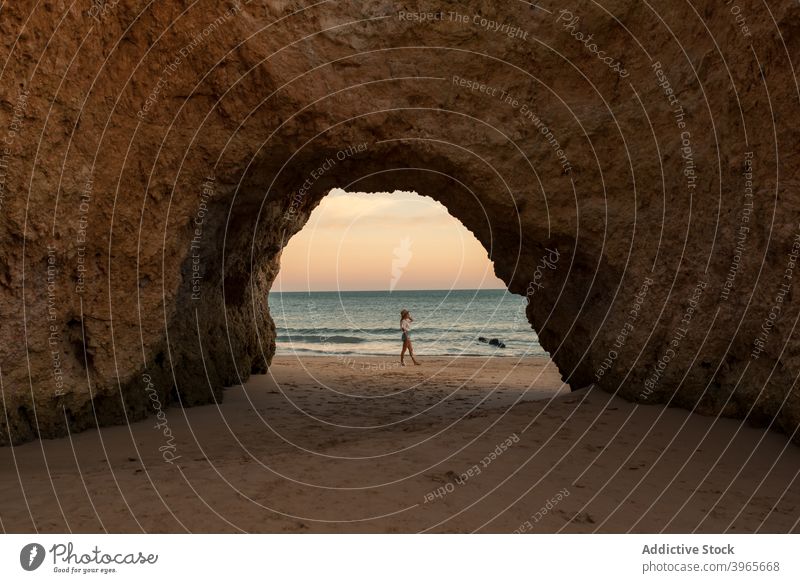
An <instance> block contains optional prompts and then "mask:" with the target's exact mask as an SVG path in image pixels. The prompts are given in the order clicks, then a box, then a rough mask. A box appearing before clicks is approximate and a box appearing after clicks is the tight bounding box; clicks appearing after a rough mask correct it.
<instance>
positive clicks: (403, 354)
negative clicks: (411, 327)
mask: <svg viewBox="0 0 800 583" xmlns="http://www.w3.org/2000/svg"><path fill="white" fill-rule="evenodd" d="M407 344H408V340H404V341H403V348H401V349H400V366H405V365H406V363H405V362H403V357H404V356H405V355H406V348H407V346H406V345H407Z"/></svg>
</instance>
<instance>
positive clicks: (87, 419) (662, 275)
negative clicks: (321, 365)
mask: <svg viewBox="0 0 800 583" xmlns="http://www.w3.org/2000/svg"><path fill="white" fill-rule="evenodd" d="M692 6H694V8H693V7H692ZM563 8H564V7H563V6H561V5H559V4H558V3H554V2H550V1H543V2H541V3H540V5H539V6H535V5H533V4H531V3H527V2H503V3H498V2H490V1H467V2H439V3H433V2H431V3H423V2H389V1H374V2H330V3H323V4H313V5H312V4H311V3H301V2H292V1H259V0H252V1H251V2H248V3H245V2H241V3H239V2H233V1H225V2H217V1H210V0H208V1H205V0H201V1H199V2H196V3H189V2H156V3H147V2H144V1H141V2H136V1H124V0H123V1H120V2H110V1H105V2H104V1H103V0H97V1H95V2H90V1H88V0H83V1H79V2H77V3H75V4H67V3H60V2H49V1H46V2H43V3H38V4H37V3H34V2H32V1H23V2H12V3H7V4H6V5H5V6H4V7H3V9H2V11H0V31H2V35H0V46H1V47H2V53H1V54H2V62H3V69H2V73H1V74H0V78H1V79H2V81H1V82H0V139H2V140H3V142H2V149H0V154H2V158H0V186H1V187H2V190H0V194H1V195H2V199H0V200H1V206H0V225H2V233H3V237H2V243H0V258H1V261H2V263H1V264H0V309H2V321H3V325H2V328H1V329H0V336H1V338H0V340H1V341H2V353H0V366H2V370H1V371H0V372H1V373H2V392H3V406H4V415H2V416H0V443H5V444H7V443H9V442H13V443H18V442H22V441H25V440H29V439H32V438H35V437H37V436H42V437H53V436H59V435H64V434H66V432H67V430H69V431H77V430H81V429H85V428H88V427H92V426H95V425H96V424H98V423H99V424H114V423H124V422H126V421H128V420H133V419H138V418H141V417H143V416H145V415H147V414H148V413H150V414H154V413H155V414H157V413H158V411H159V410H160V409H162V408H164V407H166V406H167V405H168V404H174V403H178V402H179V403H182V404H184V405H194V404H202V403H210V402H213V401H214V400H215V399H219V398H220V397H221V389H222V387H223V386H226V385H230V384H235V383H239V382H241V381H243V380H244V379H245V378H246V377H247V376H248V375H249V374H250V373H252V372H253V371H263V370H265V368H266V367H267V366H268V363H269V361H270V359H271V357H272V354H273V352H274V336H275V332H274V326H273V324H272V321H271V319H270V316H269V309H268V305H267V292H268V290H269V288H270V285H271V282H272V280H273V279H274V277H275V274H276V273H277V270H278V267H279V258H280V250H281V248H282V247H283V246H284V245H285V243H286V241H287V240H288V238H289V237H290V236H291V235H292V234H293V233H294V232H296V231H297V230H299V229H300V228H301V227H302V225H303V223H304V221H305V220H306V219H307V217H308V215H309V213H310V211H311V210H312V209H313V208H314V207H315V205H316V204H317V203H318V202H319V200H320V199H321V198H322V197H323V196H324V195H325V194H326V193H327V192H328V191H329V190H330V189H331V188H332V187H335V186H338V187H344V188H346V189H349V190H359V191H371V190H375V191H377V190H379V191H386V190H389V191H391V190H393V189H403V190H415V191H417V192H419V193H420V194H423V195H427V196H431V197H433V198H435V199H437V200H439V201H441V202H442V203H443V204H444V205H445V206H446V207H447V208H448V209H449V210H450V212H451V213H452V214H453V215H454V216H455V217H457V218H458V219H460V220H461V221H462V222H463V223H464V225H466V226H467V227H468V228H469V229H470V230H471V231H472V232H473V233H474V234H475V235H476V236H477V237H478V239H479V240H480V241H481V242H482V243H483V244H484V246H485V247H486V249H487V251H488V253H489V255H490V257H491V259H492V260H493V261H494V262H495V266H496V271H497V274H498V275H499V276H500V277H501V278H502V279H503V280H504V281H505V282H506V283H507V284H508V286H509V289H510V290H512V291H513V292H516V293H519V294H523V295H528V297H529V299H530V303H529V307H528V318H529V320H530V322H531V324H532V325H533V326H534V327H535V329H536V330H537V332H538V334H539V338H540V341H541V343H542V345H543V346H544V347H545V348H546V349H547V350H548V351H550V353H551V354H552V356H553V359H554V360H555V362H556V363H557V365H558V366H559V367H560V370H561V371H562V373H563V375H564V377H565V379H567V380H568V381H569V383H570V384H571V385H572V386H573V387H576V388H578V387H582V386H585V385H588V384H591V383H596V384H598V385H599V386H601V387H602V388H603V389H605V390H607V391H610V392H617V393H619V394H621V395H622V396H624V397H626V398H628V399H632V400H636V401H638V402H641V403H670V404H672V405H677V406H681V407H685V408H688V409H693V410H695V411H697V412H700V413H704V414H711V415H717V414H722V415H726V416H734V417H741V418H749V419H750V420H751V421H753V422H757V423H759V424H767V425H768V424H771V425H772V426H773V427H775V428H777V429H780V430H783V431H785V432H787V433H788V434H790V435H791V436H792V437H795V436H796V434H795V431H796V429H797V427H798V422H799V421H800V399H799V398H798V392H797V390H796V389H793V387H794V382H795V377H796V376H797V373H798V372H800V351H798V343H797V341H796V340H795V336H794V327H795V324H796V321H797V318H798V315H800V311H798V302H797V299H796V291H795V290H796V287H797V281H798V279H800V267H798V266H797V265H796V259H797V251H798V248H799V247H798V245H800V239H798V236H800V211H798V209H800V200H798V198H799V195H798V181H799V177H798V168H800V163H799V162H798V147H797V146H798V143H800V140H799V139H798V138H800V136H799V135H798V127H800V126H798V124H797V120H798V119H799V116H800V106H799V101H798V100H799V99H800V90H798V82H797V80H796V79H795V76H794V68H793V67H794V66H796V65H797V64H798V56H800V40H798V39H800V35H799V34H798V33H800V25H798V23H800V5H798V4H797V3H796V2H790V1H788V0H783V1H780V2H773V3H770V4H769V8H767V6H759V7H757V6H755V5H751V4H747V5H746V6H745V5H742V6H741V7H738V6H737V8H738V10H739V12H736V13H735V12H734V11H733V10H732V8H731V6H730V5H729V3H722V2H716V1H712V0H705V1H701V2H699V3H694V4H693V5H689V4H686V5H680V6H679V5H674V6H673V5H668V6H664V5H652V4H650V5H648V3H644V2H638V1H634V0H626V1H621V0H612V1H608V2H603V3H602V5H599V4H596V3H594V2H575V3H573V4H572V5H571V6H569V7H568V10H569V12H570V13H569V14H568V13H566V12H563ZM420 12H422V13H425V16H420V14H419V13H420ZM590 35H591V38H590ZM792 60H794V63H793V62H792ZM543 258H547V261H551V262H553V263H555V269H550V268H549V267H548V268H546V269H542V268H541V265H542V263H541V262H542V259H543ZM709 421H710V420H709Z"/></svg>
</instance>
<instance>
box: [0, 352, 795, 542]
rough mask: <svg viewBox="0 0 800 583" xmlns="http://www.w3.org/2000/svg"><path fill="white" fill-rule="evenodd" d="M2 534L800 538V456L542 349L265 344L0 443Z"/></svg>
mask: <svg viewBox="0 0 800 583" xmlns="http://www.w3.org/2000/svg"><path fill="white" fill-rule="evenodd" d="M0 468H1V470H0V471H2V480H0V526H2V529H3V531H5V532H61V531H67V532H104V531H107V532H239V531H246V532H279V533H280V532H370V533H373V532H376V533H377V532H500V533H508V532H515V531H516V532H538V533H554V532H580V533H588V532H695V531H697V532H780V533H783V532H798V531H799V530H800V527H798V519H799V518H800V486H798V482H797V477H798V471H800V449H798V448H797V446H794V445H791V444H790V443H789V442H788V440H787V438H786V436H783V435H780V434H777V433H774V432H769V431H765V430H761V429H755V428H751V427H748V426H746V425H743V424H741V423H740V422H738V421H736V420H731V419H717V420H713V419H709V418H707V417H700V416H697V415H693V414H691V413H689V412H687V411H683V410H679V409H668V408H663V407H657V406H636V405H633V404H631V403H628V402H626V401H624V400H622V399H619V398H615V397H614V396H612V395H609V394H607V393H604V392H602V391H599V390H595V389H592V388H588V389H583V390H580V391H576V392H570V391H569V389H568V388H567V387H565V386H564V385H563V384H562V383H561V380H560V375H559V373H558V371H557V369H556V368H555V366H554V365H553V364H552V363H551V362H550V361H549V360H547V359H542V358H531V357H528V358H524V359H522V360H518V359H513V358H482V357H481V358H471V357H470V358H467V357H461V358H426V359H424V360H423V364H422V365H421V366H418V367H414V366H407V367H405V368H401V367H399V366H398V364H397V363H396V362H395V361H394V360H390V359H384V358H379V357H372V358H361V357H359V358H355V359H352V360H346V359H340V358H337V357H321V356H315V357H303V358H302V359H297V358H295V357H290V356H281V357H276V358H275V360H274V362H273V364H272V367H271V369H270V373H269V374H268V375H261V376H254V377H252V378H251V379H250V380H249V381H248V382H247V383H246V384H245V386H244V387H232V388H229V389H227V390H226V392H225V398H224V402H223V403H222V404H220V405H219V406H213V405H211V406H204V407H197V408H191V409H180V408H177V407H172V408H169V409H166V410H165V417H164V418H163V419H162V421H159V420H158V419H157V418H155V417H154V418H150V419H147V420H145V421H141V422H137V423H132V424H130V425H129V426H122V427H109V428H104V429H102V430H101V431H87V432H84V433H80V434H77V435H73V436H71V437H69V438H63V439H57V440H45V441H37V442H32V443H27V444H24V445H21V446H18V447H14V448H2V449H0Z"/></svg>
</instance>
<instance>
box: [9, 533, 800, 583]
mask: <svg viewBox="0 0 800 583" xmlns="http://www.w3.org/2000/svg"><path fill="white" fill-rule="evenodd" d="M798 542H800V539H798V538H797V537H796V536H793V535H639V534H637V535H601V534H593V535H529V536H517V535H85V534H81V535H3V536H2V537H0V575H1V576H2V581H51V580H58V581H64V580H81V581H83V580H91V581H97V580H103V581H115V582H122V581H145V580H152V581H167V580H169V578H171V577H174V578H176V579H178V578H181V579H184V580H185V579H186V578H187V577H193V576H194V577H200V578H202V580H214V579H216V578H226V579H227V580H228V581H232V580H233V579H232V578H236V577H241V578H242V579H243V580H251V579H252V578H253V577H254V576H258V578H259V580H266V581H313V582H316V581H325V582H339V581H341V582H347V583H359V582H362V581H363V582H369V583H374V582H376V581H389V582H393V581H398V582H399V581H409V580H414V581H433V580H442V581H457V582H458V583H468V582H472V581H481V582H485V581H499V582H504V583H505V582H511V581H533V580H541V579H542V578H550V579H552V580H554V581H558V580H563V581H576V580H578V578H579V577H580V578H581V580H596V578H597V577H598V576H600V577H602V578H603V580H611V581H614V582H615V583H618V582H623V581H648V580H653V581H673V580H674V581H678V580H680V581H701V580H702V581H720V582H722V581H724V582H726V583H727V582H735V581H741V582H746V581H758V582H759V583H761V582H765V583H768V582H770V581H776V582H777V581H798V580H800V569H798V564H799V563H800V559H798V557H797V554H798V553H797V549H798Z"/></svg>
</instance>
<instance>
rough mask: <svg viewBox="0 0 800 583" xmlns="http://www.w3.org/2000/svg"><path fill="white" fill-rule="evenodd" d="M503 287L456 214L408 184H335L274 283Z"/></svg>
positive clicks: (276, 287) (281, 287)
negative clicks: (351, 189) (381, 187)
mask: <svg viewBox="0 0 800 583" xmlns="http://www.w3.org/2000/svg"><path fill="white" fill-rule="evenodd" d="M498 288H505V286H504V285H503V282H502V281H501V280H500V279H498V278H497V277H495V275H494V267H493V264H492V262H491V261H490V260H489V257H488V254H487V253H486V250H485V249H484V248H483V246H482V245H481V244H480V243H479V242H478V240H477V239H475V237H474V236H473V235H472V233H470V232H469V231H468V230H467V229H466V227H464V225H462V224H461V223H460V222H459V221H458V219H456V218H454V217H452V216H451V215H450V214H449V213H448V212H447V209H446V208H445V207H444V206H443V205H441V204H440V203H438V202H436V201H435V200H433V199H432V198H429V197H423V196H419V195H418V194H416V193H413V192H400V191H396V192H393V193H363V192H358V193H346V192H344V191H342V190H338V189H337V190H333V191H331V193H330V194H329V195H328V196H326V197H325V198H324V199H323V200H322V202H321V203H320V205H319V206H318V207H317V208H316V209H315V210H314V211H313V213H312V214H311V217H310V218H309V220H308V223H306V225H305V226H304V227H303V229H302V230H301V231H300V232H299V233H297V234H296V235H295V236H294V237H292V238H291V239H290V240H289V242H288V244H287V245H286V247H285V248H284V250H283V253H282V254H281V267H280V272H279V273H278V278H277V279H276V280H275V283H274V284H273V286H272V290H273V291H331V290H341V291H355V290H371V291H372V290H379V291H392V290H395V289H396V290H417V289H498Z"/></svg>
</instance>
